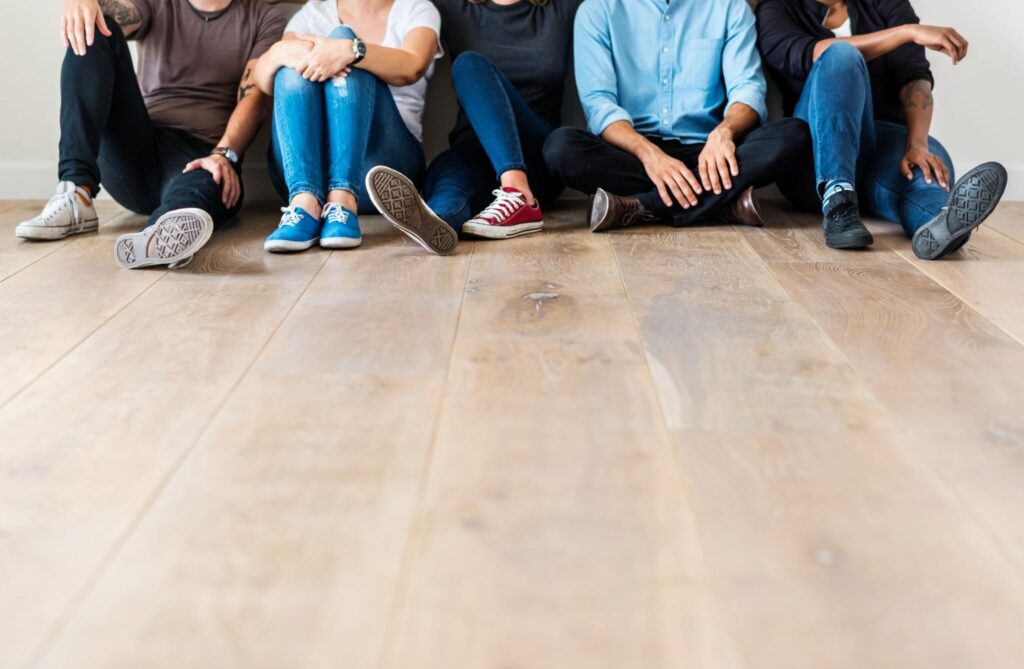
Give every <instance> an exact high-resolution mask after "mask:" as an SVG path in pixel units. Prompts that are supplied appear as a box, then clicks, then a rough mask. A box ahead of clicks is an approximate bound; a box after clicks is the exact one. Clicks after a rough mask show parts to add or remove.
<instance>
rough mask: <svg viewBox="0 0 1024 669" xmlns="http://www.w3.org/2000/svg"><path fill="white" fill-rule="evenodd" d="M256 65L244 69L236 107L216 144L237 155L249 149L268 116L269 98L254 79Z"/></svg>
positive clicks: (251, 64) (252, 64)
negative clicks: (232, 150) (229, 149)
mask: <svg viewBox="0 0 1024 669" xmlns="http://www.w3.org/2000/svg"><path fill="white" fill-rule="evenodd" d="M256 65H257V63H254V62H250V63H249V65H247V66H246V68H245V75H244V76H243V77H242V81H241V83H240V84H239V86H238V105H237V106H236V107H235V111H234V112H232V114H231V118H230V119H229V120H228V127H227V129H226V130H225V131H224V136H223V137H222V138H221V140H220V142H219V143H218V146H226V147H228V148H231V149H234V150H235V151H237V152H238V153H239V154H243V153H245V150H246V149H247V148H249V145H250V144H251V143H252V140H253V138H254V137H255V136H256V133H258V132H259V130H260V126H262V125H263V122H264V121H266V120H267V117H268V116H269V115H270V98H269V97H267V96H266V95H264V94H263V93H262V91H260V90H259V88H258V87H257V85H256V82H255V79H254V77H255V71H256Z"/></svg>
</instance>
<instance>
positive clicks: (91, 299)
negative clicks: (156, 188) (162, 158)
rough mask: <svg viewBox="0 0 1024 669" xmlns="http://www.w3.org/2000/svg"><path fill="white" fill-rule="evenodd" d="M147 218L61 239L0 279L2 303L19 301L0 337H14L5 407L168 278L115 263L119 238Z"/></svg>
mask: <svg viewBox="0 0 1024 669" xmlns="http://www.w3.org/2000/svg"><path fill="white" fill-rule="evenodd" d="M143 223H144V219H142V218H141V217H135V216H118V217H117V218H116V219H115V220H113V221H110V222H109V223H107V224H105V225H104V226H103V229H102V231H101V232H100V233H99V234H95V235H82V236H80V237H78V238H76V239H74V240H71V241H68V242H67V243H57V244H56V245H55V246H53V250H52V252H49V253H46V254H45V255H41V256H40V257H39V258H38V259H36V260H35V261H34V262H31V263H30V264H28V265H27V266H25V267H23V268H22V269H21V270H20V271H17V273H15V274H13V275H12V276H9V277H8V278H7V280H6V281H3V282H0V301H2V302H3V303H4V304H16V305H18V308H17V309H11V310H10V311H9V312H7V313H5V317H4V318H3V320H0V340H3V341H5V342H9V345H8V346H5V347H4V348H3V349H0V368H2V369H3V370H4V371H5V373H4V374H3V376H0V407H3V406H4V405H5V404H6V403H7V402H8V401H10V399H11V398H12V397H14V395H15V394H17V393H18V392H19V391H21V390H22V389H23V388H24V387H26V386H27V385H28V384H29V383H31V382H32V381H33V380H34V379H35V378H36V377H37V376H39V374H41V373H43V372H44V371H46V370H47V369H48V368H49V367H50V366H51V365H53V364H54V363H56V362H57V361H58V360H60V359H61V357H63V356H64V355H65V354H67V353H68V351H70V350H72V349H73V348H74V347H75V346H77V345H78V344H79V343H80V342H81V341H82V340H83V339H85V338H86V337H88V336H89V335H91V334H92V333H93V332H94V331H95V330H96V329H97V328H98V327H100V326H101V325H103V324H104V323H105V322H106V321H107V320H108V319H110V318H111V317H112V316H114V315H115V314H117V313H118V312H119V311H121V309H123V308H124V307H125V306H126V305H128V304H129V303H130V302H131V301H132V300H134V299H135V298H136V297H138V296H139V295H140V294H142V293H143V292H145V291H146V290H147V289H148V288H149V287H151V286H152V285H153V284H154V283H156V282H157V281H159V280H160V279H161V278H162V277H163V275H164V272H162V271H145V272H125V271H123V270H120V269H119V268H118V267H117V266H116V265H115V264H114V260H113V248H114V240H115V239H116V238H117V236H118V235H120V234H122V233H124V232H127V231H130V230H133V229H134V228H136V227H138V226H139V225H141V224H143ZM11 237H13V235H11ZM22 243H25V242H22ZM2 245H3V244H2V242H0V246H2ZM18 259H19V261H28V257H27V256H25V255H19V256H18Z"/></svg>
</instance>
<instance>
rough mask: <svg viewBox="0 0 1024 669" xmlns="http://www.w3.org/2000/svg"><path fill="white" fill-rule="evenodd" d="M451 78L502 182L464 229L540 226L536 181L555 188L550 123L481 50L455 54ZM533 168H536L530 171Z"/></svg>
mask: <svg viewBox="0 0 1024 669" xmlns="http://www.w3.org/2000/svg"><path fill="white" fill-rule="evenodd" d="M452 81H453V82H454V85H455V93H456V95H457V96H458V98H459V103H460V105H461V106H462V109H463V111H464V112H465V114H466V118H467V119H469V122H470V125H471V126H472V128H473V132H474V134H475V135H476V139H477V140H478V141H479V142H480V145H481V146H482V147H483V148H484V151H485V153H486V154H487V156H488V158H489V160H490V162H491V165H492V166H493V168H494V171H495V174H496V178H497V180H498V182H499V183H500V184H501V188H500V189H499V190H496V191H494V194H493V195H494V197H495V198H496V199H495V200H494V201H493V202H492V203H491V204H490V205H489V206H487V207H486V208H485V209H484V210H483V211H482V212H480V213H479V214H478V215H477V216H475V217H474V218H472V219H470V220H469V221H467V222H466V223H465V224H464V225H463V227H462V231H463V232H464V233H468V234H473V235H476V236H480V237H487V238H492V239H506V238H509V237H516V236H519V235H523V234H529V233H531V232H539V231H540V230H541V229H543V226H544V221H543V214H542V212H541V209H540V206H539V204H538V198H537V197H536V195H535V193H534V191H533V186H535V185H536V186H541V185H544V186H547V187H546V188H545V191H546V192H545V194H548V193H550V192H551V190H552V189H551V187H550V180H551V175H550V174H549V173H548V172H547V169H546V165H545V163H544V160H543V146H544V141H545V140H546V139H547V138H548V136H549V135H550V134H551V132H552V130H553V128H552V127H551V124H550V123H548V122H547V121H545V120H544V119H542V118H541V117H540V116H539V115H538V114H537V113H536V112H534V111H533V110H532V109H530V107H529V105H527V104H526V101H525V100H523V98H522V96H521V95H520V94H519V92H518V91H517V90H516V89H515V87H514V86H513V85H512V84H511V83H510V82H509V81H508V79H507V78H506V77H505V75H504V74H502V72H501V70H499V69H498V68H497V67H496V66H495V65H494V64H493V63H491V61H490V60H488V59H487V58H486V57H485V56H483V55H481V54H479V53H477V52H474V51H467V52H466V53H463V54H462V55H461V56H459V57H458V58H457V59H456V60H455V62H454V63H453V64H452ZM531 158H532V160H530V159H531ZM531 169H533V170H537V172H536V173H530V172H529V171H530V170H531Z"/></svg>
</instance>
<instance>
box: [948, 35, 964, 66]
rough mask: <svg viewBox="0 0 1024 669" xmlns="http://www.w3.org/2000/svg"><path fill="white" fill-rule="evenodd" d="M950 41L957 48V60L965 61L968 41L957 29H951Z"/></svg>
mask: <svg viewBox="0 0 1024 669" xmlns="http://www.w3.org/2000/svg"><path fill="white" fill-rule="evenodd" d="M948 36H949V39H950V41H951V42H952V43H953V45H954V46H955V47H956V52H957V59H958V60H963V59H964V58H966V57H967V40H966V39H964V36H963V35H961V34H960V33H958V32H957V31H956V30H955V29H953V28H950V29H949V31H948Z"/></svg>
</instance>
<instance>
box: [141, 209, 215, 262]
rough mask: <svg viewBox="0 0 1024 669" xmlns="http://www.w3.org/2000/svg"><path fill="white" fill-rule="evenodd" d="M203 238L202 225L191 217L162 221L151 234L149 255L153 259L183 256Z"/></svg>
mask: <svg viewBox="0 0 1024 669" xmlns="http://www.w3.org/2000/svg"><path fill="white" fill-rule="evenodd" d="M202 236H203V223H202V221H199V220H198V219H196V218H193V217H181V218H175V219H171V220H169V221H164V222H163V223H162V224H161V225H160V229H159V230H157V231H156V232H155V233H154V234H153V239H152V241H151V242H150V247H149V255H150V256H151V257H154V258H161V259H167V258H176V257H178V256H180V255H183V254H184V253H185V252H186V251H188V249H189V248H190V247H191V246H192V245H193V244H195V242H196V240H197V239H199V238H200V237H202Z"/></svg>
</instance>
